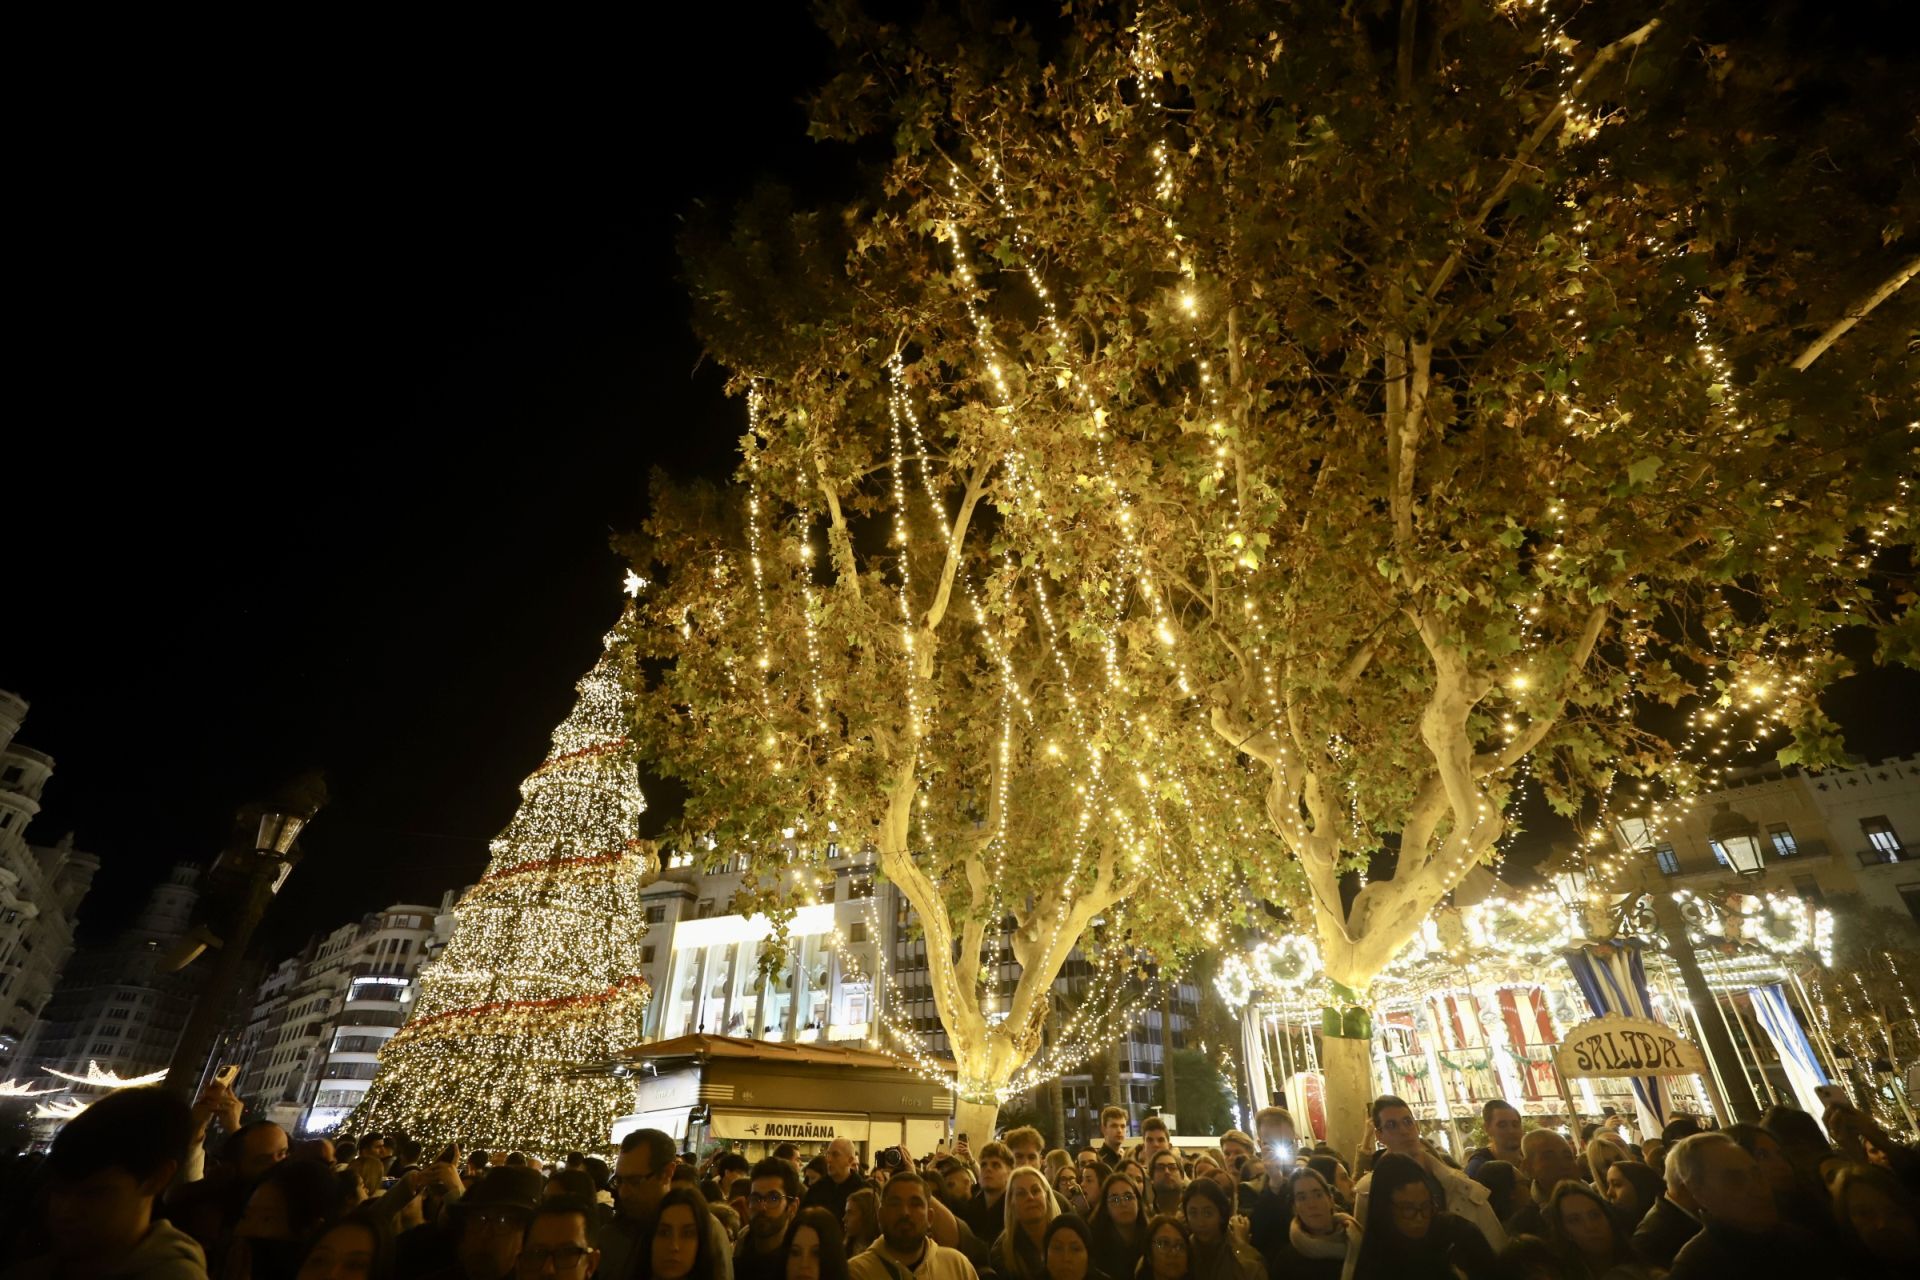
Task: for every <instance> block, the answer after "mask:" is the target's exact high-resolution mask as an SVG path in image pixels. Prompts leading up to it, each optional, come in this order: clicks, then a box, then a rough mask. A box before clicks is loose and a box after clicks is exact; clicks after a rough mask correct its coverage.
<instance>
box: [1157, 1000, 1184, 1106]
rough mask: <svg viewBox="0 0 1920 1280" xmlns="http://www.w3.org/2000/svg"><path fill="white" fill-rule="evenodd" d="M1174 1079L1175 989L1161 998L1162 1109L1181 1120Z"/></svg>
mask: <svg viewBox="0 0 1920 1280" xmlns="http://www.w3.org/2000/svg"><path fill="white" fill-rule="evenodd" d="M1175 1083H1176V1082H1175V1081H1174V1078H1173V989H1172V988H1169V989H1168V990H1167V991H1165V992H1163V993H1162V995H1161V997H1160V1109H1161V1110H1162V1111H1171V1112H1172V1113H1173V1118H1174V1121H1175V1122H1176V1123H1177V1122H1178V1121H1179V1119H1180V1097H1179V1094H1178V1093H1177V1092H1175Z"/></svg>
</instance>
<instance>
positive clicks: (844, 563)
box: [811, 437, 860, 600]
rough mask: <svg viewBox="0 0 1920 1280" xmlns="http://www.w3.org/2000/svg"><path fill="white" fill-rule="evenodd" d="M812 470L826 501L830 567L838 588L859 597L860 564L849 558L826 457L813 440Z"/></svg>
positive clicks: (847, 540)
mask: <svg viewBox="0 0 1920 1280" xmlns="http://www.w3.org/2000/svg"><path fill="white" fill-rule="evenodd" d="M811 452H812V454H813V468H814V470H815V471H816V472H817V473H818V474H819V477H820V492H821V493H823V494H825V495H826V498H827V515H828V517H829V524H828V527H827V541H828V543H829V544H830V545H831V546H832V547H833V564H834V569H835V571H836V572H837V573H838V574H839V578H840V585H841V586H844V587H846V588H847V589H848V590H850V591H852V592H853V596H854V599H856V600H857V599H859V598H860V565H859V562H858V561H857V560H855V559H854V558H853V535H852V534H851V533H849V532H848V531H847V517H846V514H845V513H844V512H842V511H841V510H840V490H839V488H838V487H837V486H835V484H834V483H833V481H832V480H831V479H830V478H828V476H827V459H826V455H824V454H823V453H821V452H820V445H819V443H818V438H817V437H816V439H815V443H814V446H813V449H812V451H811Z"/></svg>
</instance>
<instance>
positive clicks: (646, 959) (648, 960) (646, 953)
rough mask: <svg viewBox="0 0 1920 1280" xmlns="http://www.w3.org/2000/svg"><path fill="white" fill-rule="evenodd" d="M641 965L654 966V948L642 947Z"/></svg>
mask: <svg viewBox="0 0 1920 1280" xmlns="http://www.w3.org/2000/svg"><path fill="white" fill-rule="evenodd" d="M640 963H641V964H652V963H653V948H652V947H642V948H640Z"/></svg>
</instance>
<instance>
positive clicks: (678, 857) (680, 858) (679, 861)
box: [667, 850, 693, 867]
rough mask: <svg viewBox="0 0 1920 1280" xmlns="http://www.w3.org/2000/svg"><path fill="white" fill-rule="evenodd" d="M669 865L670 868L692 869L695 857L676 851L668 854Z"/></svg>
mask: <svg viewBox="0 0 1920 1280" xmlns="http://www.w3.org/2000/svg"><path fill="white" fill-rule="evenodd" d="M667 865H668V866H669V867H690V866H692V865H693V855H692V854H690V853H682V852H680V851H678V850H674V851H672V852H670V853H668V854H667Z"/></svg>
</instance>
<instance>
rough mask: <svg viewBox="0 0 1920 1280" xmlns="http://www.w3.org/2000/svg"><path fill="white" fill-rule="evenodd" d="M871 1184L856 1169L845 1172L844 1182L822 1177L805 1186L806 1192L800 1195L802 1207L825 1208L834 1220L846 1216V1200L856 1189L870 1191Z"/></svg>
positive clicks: (836, 1220)
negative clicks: (809, 1185)
mask: <svg viewBox="0 0 1920 1280" xmlns="http://www.w3.org/2000/svg"><path fill="white" fill-rule="evenodd" d="M872 1189H873V1184H872V1183H871V1182H868V1181H867V1180H866V1179H865V1178H863V1177H861V1176H860V1171H859V1170H858V1169H854V1170H851V1171H850V1172H849V1173H848V1174H847V1180H846V1181H845V1182H835V1181H834V1180H833V1179H832V1178H822V1179H820V1181H818V1182H816V1183H814V1184H813V1185H812V1186H811V1187H808V1188H807V1194H806V1195H804V1196H801V1197H800V1207H801V1208H802V1209H825V1210H826V1211H827V1212H828V1213H831V1214H832V1215H833V1218H834V1221H835V1222H838V1221H839V1220H840V1219H842V1218H844V1217H846V1216H847V1201H848V1200H849V1199H851V1198H852V1196H853V1193H854V1192H856V1191H871V1190H872Z"/></svg>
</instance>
